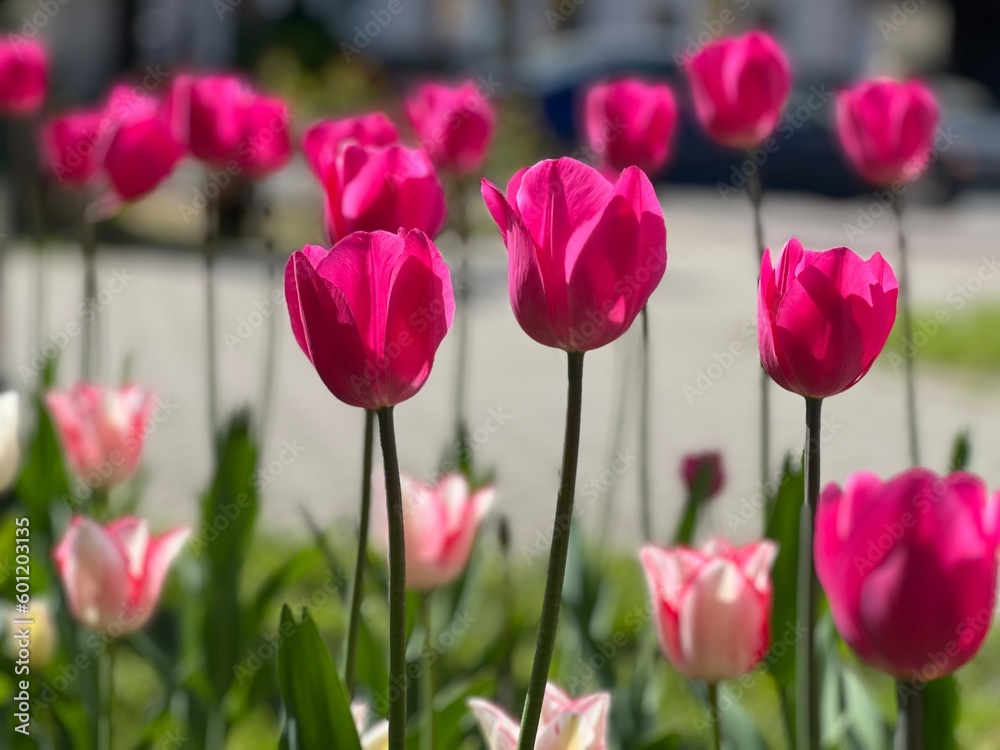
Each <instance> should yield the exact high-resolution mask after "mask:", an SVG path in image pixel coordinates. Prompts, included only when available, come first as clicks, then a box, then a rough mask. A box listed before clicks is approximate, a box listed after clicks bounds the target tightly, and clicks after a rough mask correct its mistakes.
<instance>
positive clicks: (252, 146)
mask: <svg viewBox="0 0 1000 750" xmlns="http://www.w3.org/2000/svg"><path fill="white" fill-rule="evenodd" d="M291 120H292V115H291V112H290V111H289V109H288V105H287V104H285V102H284V100H282V99H278V98H276V97H272V96H264V95H263V94H257V95H255V96H253V97H252V98H251V99H250V101H249V102H247V105H246V108H245V109H244V112H243V138H242V140H241V141H240V143H239V145H238V146H237V147H236V163H237V164H238V165H239V167H240V168H241V169H242V170H243V171H244V172H246V174H247V175H249V176H250V177H252V178H254V179H260V178H261V177H264V176H266V175H268V174H270V173H271V172H276V171H278V170H279V169H281V168H282V167H284V166H285V165H286V164H287V163H288V160H289V159H290V158H291V157H292V141H291V135H290V134H289V132H288V125H289V123H290V122H291Z"/></svg>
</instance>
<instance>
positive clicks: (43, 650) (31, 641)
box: [0, 527, 59, 669]
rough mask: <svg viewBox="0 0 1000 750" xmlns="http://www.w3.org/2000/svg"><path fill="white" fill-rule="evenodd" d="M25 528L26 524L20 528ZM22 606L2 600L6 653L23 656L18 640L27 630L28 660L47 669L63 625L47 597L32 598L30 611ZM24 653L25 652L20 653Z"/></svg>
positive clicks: (13, 658)
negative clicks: (20, 607)
mask: <svg viewBox="0 0 1000 750" xmlns="http://www.w3.org/2000/svg"><path fill="white" fill-rule="evenodd" d="M19 528H23V527H19ZM18 606H19V605H15V604H14V603H8V602H0V622H2V623H3V626H4V627H2V628H0V632H3V634H4V635H5V636H6V637H5V638H4V649H3V650H4V652H6V654H7V656H8V658H10V660H11V661H14V660H17V659H19V658H21V655H22V654H23V649H22V647H21V644H20V643H18V641H21V640H22V638H23V636H22V635H21V634H22V633H24V632H25V631H27V634H28V646H27V652H28V661H29V663H30V664H31V666H32V667H34V668H36V669H44V668H45V667H46V666H48V664H49V663H50V662H51V661H52V657H53V656H55V654H56V648H57V647H58V645H59V626H58V625H56V622H55V618H54V617H53V616H52V607H51V606H50V604H49V602H48V601H47V600H46V599H43V598H41V597H35V596H33V597H31V603H30V604H29V605H28V611H27V612H24V611H23V610H22V611H19V610H18ZM19 652H21V653H19Z"/></svg>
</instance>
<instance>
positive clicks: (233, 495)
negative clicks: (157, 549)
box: [192, 412, 259, 700]
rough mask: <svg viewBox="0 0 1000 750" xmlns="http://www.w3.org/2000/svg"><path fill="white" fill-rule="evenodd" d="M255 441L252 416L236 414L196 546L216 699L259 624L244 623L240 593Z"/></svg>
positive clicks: (254, 507) (251, 516)
mask: <svg viewBox="0 0 1000 750" xmlns="http://www.w3.org/2000/svg"><path fill="white" fill-rule="evenodd" d="M256 468H257V445H256V442H255V441H254V439H253V437H252V436H251V434H250V417H249V414H248V413H246V412H242V413H240V414H237V415H236V416H234V417H233V419H232V422H231V423H230V425H229V428H228V430H227V431H226V435H225V437H224V441H223V444H222V447H221V450H220V453H219V465H218V468H217V470H216V473H215V477H214V478H213V480H212V485H211V488H210V489H209V491H208V492H207V493H206V494H205V496H204V497H203V498H202V527H201V528H202V533H201V535H200V536H199V537H198V538H197V539H196V540H195V542H194V543H193V544H192V548H193V549H194V551H195V552H196V553H198V554H200V555H202V556H203V557H204V559H205V560H206V565H207V568H208V575H207V577H208V580H207V582H206V586H205V596H206V599H205V615H204V621H203V623H202V642H203V643H205V644H206V648H205V667H206V671H207V674H208V678H209V681H210V682H211V684H212V687H213V690H214V691H215V695H216V698H217V699H218V700H221V699H222V698H223V697H224V696H225V694H226V692H227V691H228V690H229V686H230V684H232V680H233V675H234V669H235V667H236V665H237V664H238V663H239V661H240V659H241V658H242V657H243V653H244V651H245V648H244V646H245V638H244V637H242V636H244V635H246V634H249V633H250V632H253V631H255V630H256V627H257V625H258V623H256V622H246V620H247V617H246V616H245V613H244V612H243V610H242V608H241V606H240V600H239V591H240V588H241V578H242V572H243V564H244V561H245V559H246V556H247V552H248V550H249V547H250V542H251V540H252V538H253V533H254V526H255V524H256V520H257V515H258V512H259V503H258V497H257V489H256V486H255V484H256V482H255V480H254V475H255V471H256Z"/></svg>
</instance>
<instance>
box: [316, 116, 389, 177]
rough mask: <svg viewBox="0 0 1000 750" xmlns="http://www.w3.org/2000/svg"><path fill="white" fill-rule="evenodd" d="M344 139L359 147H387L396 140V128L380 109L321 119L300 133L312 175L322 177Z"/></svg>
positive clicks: (334, 158)
mask: <svg viewBox="0 0 1000 750" xmlns="http://www.w3.org/2000/svg"><path fill="white" fill-rule="evenodd" d="M348 140H351V141H355V142H357V144H358V145H359V146H391V145H392V144H394V143H397V142H398V141H399V131H398V130H396V126H395V125H393V123H392V120H390V119H389V117H388V116H387V115H386V114H385V113H384V112H369V113H367V114H363V115H357V116H355V117H343V118H341V119H339V120H322V121H321V122H317V123H316V124H315V125H311V126H310V127H309V128H307V129H306V132H305V134H304V135H303V136H302V151H303V152H304V153H305V155H306V161H307V162H308V164H309V168H310V169H311V170H312V172H313V174H314V175H316V177H318V178H319V179H320V180H322V179H323V175H324V174H326V170H327V169H329V167H330V165H332V164H333V163H334V162H335V161H336V158H337V153H338V152H339V151H340V146H341V144H343V143H345V142H347V141H348Z"/></svg>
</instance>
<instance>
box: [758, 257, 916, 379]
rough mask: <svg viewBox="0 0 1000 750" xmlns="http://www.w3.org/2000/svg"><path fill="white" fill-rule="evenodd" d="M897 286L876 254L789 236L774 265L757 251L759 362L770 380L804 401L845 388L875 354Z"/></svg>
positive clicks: (891, 313)
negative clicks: (812, 246)
mask: <svg viewBox="0 0 1000 750" xmlns="http://www.w3.org/2000/svg"><path fill="white" fill-rule="evenodd" d="M898 295H899V285H898V284H897V283H896V277H895V275H894V274H893V272H892V268H891V267H890V266H889V264H888V263H887V262H886V261H885V260H884V259H883V258H882V256H881V255H880V254H879V253H875V254H874V255H873V256H872V257H871V259H870V260H867V261H865V260H862V259H861V258H860V257H859V256H858V255H857V254H856V253H854V252H853V251H851V250H848V249H847V248H846V247H838V248H835V249H833V250H824V251H821V252H816V251H813V250H805V249H804V248H803V247H802V243H801V242H799V241H798V240H796V239H791V240H789V241H788V244H787V245H785V250H784V252H782V254H781V260H780V262H779V264H778V267H777V268H774V266H772V263H771V251H770V250H765V251H764V258H763V260H762V262H761V266H760V288H759V292H758V294H757V341H758V344H759V346H760V360H761V363H762V364H763V365H764V369H765V370H767V374H768V375H770V376H771V378H772V379H773V380H774V382H775V383H777V384H778V385H780V386H781V387H782V388H784V389H786V390H789V391H792V392H793V393H798V394H799V395H800V396H805V397H807V398H825V397H827V396H833V395H835V394H837V393H841V392H842V391H846V390H847V389H848V388H850V387H851V386H852V385H854V384H855V383H857V382H858V381H859V380H861V378H862V377H864V375H865V374H866V373H867V372H868V370H870V369H871V366H872V365H873V364H874V363H875V359H876V358H877V357H878V355H879V354H880V353H881V352H882V347H883V346H885V342H886V339H887V338H888V337H889V331H891V330H892V324H893V323H894V322H895V320H896V298H897V297H898Z"/></svg>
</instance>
